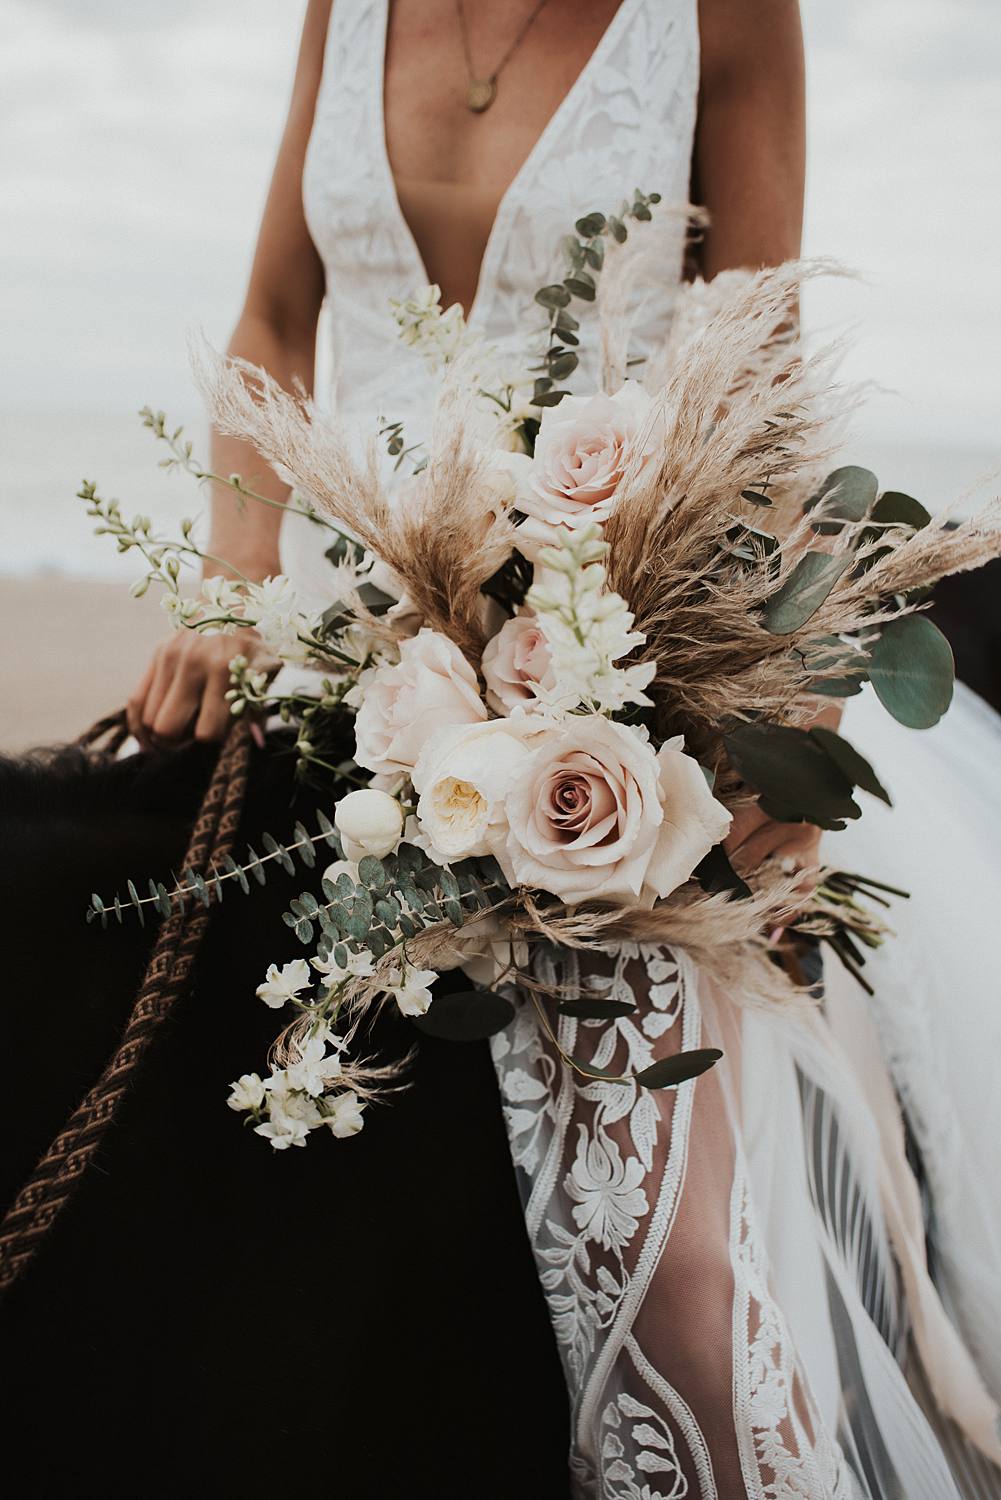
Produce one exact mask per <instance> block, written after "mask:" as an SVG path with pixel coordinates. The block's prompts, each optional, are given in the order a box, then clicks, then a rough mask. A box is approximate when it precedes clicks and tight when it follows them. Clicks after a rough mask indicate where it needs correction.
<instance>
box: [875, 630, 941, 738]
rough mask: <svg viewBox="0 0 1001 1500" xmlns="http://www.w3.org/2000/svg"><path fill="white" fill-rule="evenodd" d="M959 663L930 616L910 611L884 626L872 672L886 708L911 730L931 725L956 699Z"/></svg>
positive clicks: (879, 695)
mask: <svg viewBox="0 0 1001 1500" xmlns="http://www.w3.org/2000/svg"><path fill="white" fill-rule="evenodd" d="M955 675H956V668H955V662H954V660H953V655H952V647H951V646H950V645H949V642H948V641H947V640H946V638H945V636H944V635H943V634H942V632H941V631H940V630H939V629H938V627H937V626H936V625H933V624H932V622H931V620H929V619H928V617H927V615H905V616H904V617H903V618H902V619H900V620H891V621H890V623H889V625H884V626H883V629H882V631H881V632H880V636H879V639H878V641H877V642H876V645H875V647H874V649H873V652H872V660H871V662H870V664H869V677H870V680H871V681H872V685H873V687H874V688H875V690H876V696H877V697H878V698H879V701H880V703H882V705H883V707H884V708H885V709H887V710H888V712H889V713H891V714H892V715H893V717H894V718H895V719H896V720H897V722H898V723H900V724H906V725H907V727H908V728H909V729H930V728H931V727H932V725H933V724H937V723H938V721H939V719H940V718H941V717H942V715H943V714H944V713H945V711H946V709H947V708H948V707H949V704H950V703H951V702H952V689H953V682H954V680H955Z"/></svg>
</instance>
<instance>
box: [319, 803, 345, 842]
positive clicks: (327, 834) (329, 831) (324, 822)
mask: <svg viewBox="0 0 1001 1500" xmlns="http://www.w3.org/2000/svg"><path fill="white" fill-rule="evenodd" d="M316 821H317V823H318V824H319V825H320V832H321V833H322V835H323V837H324V840H325V841H326V843H327V845H328V847H329V848H331V849H340V841H339V840H338V837H337V829H336V828H335V827H334V825H333V823H331V821H330V819H329V818H328V817H327V816H326V815H325V814H324V813H322V812H321V811H320V810H319V809H317V813H316Z"/></svg>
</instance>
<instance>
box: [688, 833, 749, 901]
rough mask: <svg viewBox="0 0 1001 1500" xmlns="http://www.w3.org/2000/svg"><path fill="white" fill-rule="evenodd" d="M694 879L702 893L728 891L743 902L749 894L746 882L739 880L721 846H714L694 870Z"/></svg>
mask: <svg viewBox="0 0 1001 1500" xmlns="http://www.w3.org/2000/svg"><path fill="white" fill-rule="evenodd" d="M693 873H694V875H695V879H696V880H697V881H698V882H699V885H700V886H701V887H702V889H703V890H704V891H708V892H710V893H713V892H715V891H729V892H730V893H731V895H732V896H734V897H735V898H736V899H737V900H741V901H744V900H746V899H747V897H748V896H750V894H751V887H750V886H749V885H748V884H747V881H746V880H741V878H740V876H739V875H738V874H737V872H736V870H735V869H734V868H733V865H732V864H731V863H730V860H729V856H728V855H727V852H726V850H725V849H724V848H723V845H722V844H716V845H715V846H714V847H713V848H712V849H710V850H709V853H708V854H707V855H706V857H705V859H703V860H702V861H701V862H700V863H699V864H697V865H696V867H695V870H694V872H693Z"/></svg>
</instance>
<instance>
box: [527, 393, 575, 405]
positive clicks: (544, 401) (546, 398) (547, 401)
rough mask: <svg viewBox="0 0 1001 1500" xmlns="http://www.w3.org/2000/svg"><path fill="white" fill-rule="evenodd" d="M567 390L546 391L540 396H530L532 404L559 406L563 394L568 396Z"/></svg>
mask: <svg viewBox="0 0 1001 1500" xmlns="http://www.w3.org/2000/svg"><path fill="white" fill-rule="evenodd" d="M569 394H570V392H569V391H546V392H544V393H543V395H541V396H533V397H532V405H533V406H559V404H560V402H561V401H562V400H563V397H564V396H569Z"/></svg>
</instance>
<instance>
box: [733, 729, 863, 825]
mask: <svg viewBox="0 0 1001 1500" xmlns="http://www.w3.org/2000/svg"><path fill="white" fill-rule="evenodd" d="M724 744H725V746H726V751H727V754H728V755H729V757H730V762H731V764H732V765H733V768H734V770H735V771H736V772H737V774H738V776H740V777H741V778H742V779H743V780H744V781H746V782H747V784H748V786H750V787H752V788H753V789H754V790H755V791H756V792H758V794H759V797H760V803H761V808H762V811H763V812H766V813H768V815H769V816H770V817H773V818H776V819H777V820H778V821H779V822H781V823H814V824H816V826H817V827H818V828H832V829H834V828H843V827H844V826H845V819H848V818H858V817H860V816H861V813H862V809H861V808H860V807H859V805H858V803H857V802H856V801H855V800H854V798H853V797H852V783H851V780H850V779H849V778H848V777H847V776H846V775H845V774H844V772H843V771H842V770H841V768H840V767H839V766H837V765H836V764H835V762H834V761H833V760H832V759H831V757H830V756H829V755H828V754H827V751H826V750H825V749H824V747H823V746H822V745H821V744H820V743H819V741H817V740H814V739H813V738H812V737H811V734H810V732H809V730H806V729H794V728H791V727H790V726H788V725H784V724H740V725H738V726H737V727H736V728H735V729H733V730H732V731H731V732H730V733H729V734H727V735H725V736H724Z"/></svg>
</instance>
